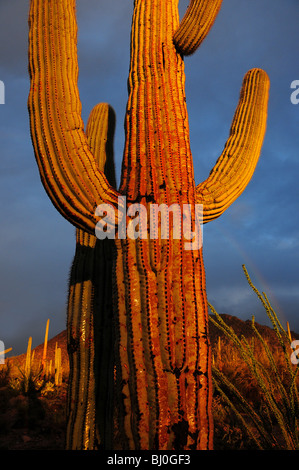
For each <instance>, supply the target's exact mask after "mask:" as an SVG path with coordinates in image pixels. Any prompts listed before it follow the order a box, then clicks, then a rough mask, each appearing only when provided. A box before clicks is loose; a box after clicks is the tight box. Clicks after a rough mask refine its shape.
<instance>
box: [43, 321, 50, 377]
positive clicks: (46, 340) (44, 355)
mask: <svg viewBox="0 0 299 470" xmlns="http://www.w3.org/2000/svg"><path fill="white" fill-rule="evenodd" d="M49 323H50V320H49V319H48V320H47V325H46V332H45V340H44V351H43V358H42V369H45V367H46V361H47V346H48V335H49Z"/></svg>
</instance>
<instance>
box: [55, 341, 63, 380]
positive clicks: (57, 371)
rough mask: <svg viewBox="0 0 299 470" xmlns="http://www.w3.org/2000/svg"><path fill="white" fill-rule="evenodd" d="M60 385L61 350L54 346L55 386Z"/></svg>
mask: <svg viewBox="0 0 299 470" xmlns="http://www.w3.org/2000/svg"><path fill="white" fill-rule="evenodd" d="M61 384H62V368H61V348H58V347H57V343H56V345H55V385H61Z"/></svg>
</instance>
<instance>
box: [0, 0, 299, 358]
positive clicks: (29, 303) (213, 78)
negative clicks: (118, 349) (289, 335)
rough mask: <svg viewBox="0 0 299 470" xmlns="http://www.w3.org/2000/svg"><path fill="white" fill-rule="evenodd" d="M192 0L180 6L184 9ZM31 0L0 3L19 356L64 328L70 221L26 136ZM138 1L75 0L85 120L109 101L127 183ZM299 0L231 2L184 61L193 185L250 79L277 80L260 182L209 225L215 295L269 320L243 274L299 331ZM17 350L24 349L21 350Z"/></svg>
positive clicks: (2, 294)
mask: <svg viewBox="0 0 299 470" xmlns="http://www.w3.org/2000/svg"><path fill="white" fill-rule="evenodd" d="M187 3H188V2H187V0H186V1H184V2H181V5H180V9H181V14H183V11H184V8H185V7H186V5H187ZM28 8H29V1H28V0H26V1H24V0H23V1H20V0H9V1H8V0H0V22H1V28H0V80H3V81H4V82H5V91H6V104H5V105H1V106H0V143H1V145H0V149H1V150H0V155H1V158H0V209H1V228H0V243H1V249H0V278H1V284H0V286H1V287H0V319H1V329H0V339H1V340H3V341H4V342H5V344H6V345H7V347H10V346H12V347H13V348H14V352H15V353H18V352H23V351H24V349H25V346H26V342H27V338H28V336H29V335H31V336H33V342H34V343H35V344H38V343H39V342H42V341H43V335H44V329H45V324H46V320H47V318H50V335H52V336H54V335H55V334H57V333H58V332H60V331H61V330H62V329H63V328H64V327H65V305H66V299H67V280H68V273H69V269H70V264H71V261H72V257H73V254H74V247H75V238H74V228H73V227H71V226H70V224H69V223H68V222H66V221H65V220H63V219H62V217H61V216H60V215H59V214H58V213H57V211H56V210H55V209H54V207H53V206H52V204H51V202H50V201H49V199H48V197H47V195H46V194H45V192H44V189H43V187H42V185H41V183H40V180H39V174H38V170H37V167H36V163H35V160H34V155H33V151H32V145H31V141H30V134H29V120H28V113H27V96H28V91H29V78H28V66H27V31H28V28H27V13H28ZM132 10H133V0H132V1H131V0H102V1H99V0H77V14H78V26H79V35H78V40H79V43H78V54H79V67H80V71H79V90H80V96H81V100H82V115H83V118H84V121H85V122H86V121H87V117H88V114H89V112H90V110H91V109H92V107H93V106H94V105H95V104H96V103H97V102H100V101H105V102H109V103H110V104H111V105H112V106H113V107H114V108H115V111H116V114H117V129H116V136H115V157H116V166H117V174H118V178H119V174H120V164H121V158H122V152H123V145H124V131H123V121H124V114H125V107H126V100H127V77H128V68H129V41H130V27H131V15H132ZM298 17H299V3H298V1H297V0H285V1H283V2H282V1H281V0H250V1H248V0H225V1H224V2H223V6H222V9H221V11H220V14H219V16H218V18H217V20H216V22H215V25H214V27H213V29H212V31H211V33H210V34H209V36H208V37H207V38H206V40H205V41H204V43H203V45H202V46H201V48H200V49H199V50H198V51H197V52H196V54H194V55H193V56H191V57H188V58H186V60H185V68H186V93H187V105H188V112H189V122H190V135H191V146H192V151H193V158H194V167H195V177H196V182H197V183H199V182H200V181H202V180H203V179H205V178H206V177H207V176H208V174H209V171H210V169H211V168H212V166H213V165H214V163H215V161H216V159H217V158H218V156H219V155H220V154H221V151H222V149H223V146H224V144H225V141H226V139H227V138H228V133H229V128H230V124H231V120H232V118H233V114H234V111H235V108H236V106H237V102H238V98H239V92H240V88H241V84H242V79H243V76H244V74H245V73H246V72H247V70H249V69H250V68H252V67H261V68H263V69H265V70H266V72H267V73H268V75H269V77H270V80H271V91H270V101H269V117H268V126H267V134H266V138H265V142H264V146H263V150H262V155H261V158H260V161H259V163H258V165H257V169H256V172H255V174H254V177H253V178H252V181H251V182H250V184H249V185H248V187H247V188H246V190H245V192H244V193H243V194H242V196H241V197H240V198H239V199H238V200H237V201H236V202H235V203H234V205H233V206H232V207H231V208H230V209H229V210H228V211H227V212H226V213H225V214H224V215H223V216H222V217H221V218H220V219H218V220H216V221H214V222H211V223H209V224H208V225H206V226H205V227H204V260H205V266H206V277H207V292H208V297H209V300H210V302H211V303H212V304H213V305H214V306H215V307H216V308H217V309H218V310H219V311H220V312H221V311H226V312H228V313H232V314H236V315H239V316H240V317H241V318H250V317H251V315H252V314H255V315H256V316H257V320H258V321H261V322H262V323H263V322H264V323H266V317H265V314H264V313H263V309H262V308H261V306H260V303H259V302H258V300H257V299H256V296H255V295H254V293H253V292H252V291H251V289H250V288H249V286H248V284H247V281H246V279H245V277H244V275H243V271H242V264H245V265H246V266H247V268H248V271H249V273H250V275H251V276H252V278H253V281H254V282H255V283H256V285H257V287H258V288H259V289H261V290H265V291H266V292H267V293H268V294H269V297H270V300H271V299H273V302H274V304H275V306H277V308H278V309H279V312H281V314H282V316H283V320H284V319H288V320H289V321H290V324H291V326H292V327H293V328H294V329H297V331H299V315H298V311H297V310H298V304H299V275H298V268H297V267H298V263H299V259H298V257H299V255H298V253H299V250H298V248H299V247H298V244H299V242H298V240H299V217H298V213H299V211H298V209H299V207H298V205H299V190H298V184H297V179H298V174H299V160H298V148H299V133H298V127H299V105H298V106H294V105H292V104H291V102H290V93H291V90H290V83H291V82H292V81H293V80H295V79H299V65H298V56H299V31H298ZM18 348H19V349H18Z"/></svg>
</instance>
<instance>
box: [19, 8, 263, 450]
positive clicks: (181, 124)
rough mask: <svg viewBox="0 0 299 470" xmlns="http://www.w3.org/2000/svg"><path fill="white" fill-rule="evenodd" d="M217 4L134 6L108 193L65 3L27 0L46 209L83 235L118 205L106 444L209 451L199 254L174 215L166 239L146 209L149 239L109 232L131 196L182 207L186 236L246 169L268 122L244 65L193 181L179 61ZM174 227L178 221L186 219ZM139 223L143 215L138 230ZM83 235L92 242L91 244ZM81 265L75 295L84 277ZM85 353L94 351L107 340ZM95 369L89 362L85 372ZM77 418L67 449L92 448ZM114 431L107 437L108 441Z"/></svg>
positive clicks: (71, 14)
mask: <svg viewBox="0 0 299 470" xmlns="http://www.w3.org/2000/svg"><path fill="white" fill-rule="evenodd" d="M220 6H221V0H191V2H190V5H189V7H188V9H187V12H186V14H185V16H184V18H183V19H182V21H181V22H180V21H179V14H178V0H167V1H165V0H135V2H134V13H133V22H132V34H131V61H130V71H129V81H128V88H129V97H128V104H127V110H126V117H125V131H126V138H125V147H124V155H123V166H122V174H121V182H120V188H119V190H118V191H117V190H116V189H115V188H114V187H113V185H111V184H109V181H108V179H107V177H106V176H105V174H104V171H103V168H101V167H100V165H99V164H98V163H97V160H96V158H95V153H94V152H95V150H94V149H93V150H92V147H93V146H92V145H91V143H90V142H89V140H88V136H86V134H85V133H84V124H83V122H82V118H81V115H80V113H81V104H80V99H79V93H78V88H77V74H78V65H77V50H76V38H77V36H76V33H77V26H76V17H75V0H31V8H30V30H29V69H30V77H31V88H30V94H29V100H28V104H29V113H30V122H31V133H32V141H33V145H34V150H35V156H36V159H37V163H38V166H39V170H40V174H41V179H42V182H43V184H44V187H45V189H46V191H47V193H48V195H49V197H50V198H51V200H52V202H53V204H54V205H55V207H56V208H57V209H58V210H59V212H60V213H61V214H62V215H63V216H64V217H65V218H66V219H68V220H69V221H70V222H71V223H72V224H73V225H74V226H75V227H77V229H82V236H83V235H84V237H89V236H92V237H94V235H95V225H96V224H97V222H98V220H99V217H98V216H97V215H96V214H97V213H98V212H96V208H97V207H98V206H99V205H100V204H102V203H105V204H109V205H110V206H111V207H113V208H114V209H115V211H116V212H115V213H116V217H115V220H112V219H111V220H110V219H108V218H107V220H106V222H107V229H108V231H109V229H110V228H111V227H112V225H113V222H115V224H116V239H115V241H114V243H115V249H114V250H113V251H112V254H113V263H114V267H113V273H112V291H113V322H114V328H113V351H112V350H111V356H110V358H111V357H112V362H111V368H113V378H112V380H113V407H111V409H112V412H111V414H112V416H111V419H110V421H109V419H108V420H106V421H107V423H106V421H105V420H104V421H105V423H104V421H103V420H102V418H101V417H100V421H101V423H104V425H103V426H102V427H101V426H100V428H101V429H100V431H99V439H100V440H101V442H103V445H104V446H106V447H113V446H114V447H115V446H116V445H118V447H120V448H123V449H126V448H129V449H211V448H212V445H213V444H212V442H213V423H212V417H211V397H212V387H211V357H210V346H209V336H208V317H207V300H206V287H205V274H204V266H203V259H202V248H201V246H200V245H198V246H197V245H195V246H192V249H186V242H190V240H188V236H187V235H186V234H185V233H184V236H183V235H182V236H181V237H176V236H175V231H176V230H177V227H175V226H174V225H173V224H171V223H170V224H169V233H168V236H167V237H163V235H162V233H161V232H162V230H161V227H160V228H158V230H157V232H155V233H156V234H157V236H155V237H151V236H150V234H151V229H152V227H151V226H150V221H151V219H150V217H148V218H147V225H146V227H145V228H146V230H145V231H143V232H142V233H143V234H144V233H145V234H146V236H142V237H141V236H140V237H129V236H127V237H123V236H122V237H120V236H118V235H119V232H118V228H117V227H119V226H120V225H118V224H120V221H121V220H122V219H121V217H122V216H123V213H124V211H125V212H126V209H129V208H130V207H131V205H132V204H133V203H135V204H136V203H138V204H139V206H138V207H140V208H145V209H146V211H147V212H146V213H147V214H150V211H151V208H152V205H153V204H155V205H158V207H159V208H160V209H161V208H162V207H163V208H164V209H165V207H166V208H168V209H169V208H171V207H174V205H177V206H178V207H179V208H183V207H184V205H186V206H188V207H189V208H190V212H191V222H192V225H191V227H190V230H189V234H188V235H190V232H192V233H193V234H194V233H195V234H196V233H197V232H196V230H195V228H197V223H196V222H197V219H196V214H195V205H196V204H202V205H203V222H208V221H210V220H213V219H215V218H217V217H218V216H219V215H221V214H222V213H223V212H224V211H225V210H226V209H227V207H229V206H230V204H231V203H232V202H233V201H234V200H235V199H236V198H237V197H238V196H239V194H240V193H241V192H242V191H243V190H244V188H245V187H246V185H247V184H248V182H249V180H250V178H251V176H252V174H253V171H254V169H255V166H256V163H257V160H258V158H259V154H260V150H261V146H262V142H263V137H264V132H265V127H266V115H267V98H268V89H269V80H268V77H267V75H266V73H265V72H264V71H262V70H260V69H253V70H251V71H249V72H248V73H247V74H246V76H245V78H244V81H243V86H242V90H241V95H240V101H239V104H238V106H237V110H236V112H235V116H234V119H233V122H232V126H231V131H230V136H229V138H228V141H227V143H226V145H225V147H224V150H223V152H222V154H221V156H220V157H219V159H218V161H217V162H216V164H215V166H214V168H213V170H212V171H211V173H210V176H209V177H208V178H207V180H206V181H204V182H203V183H201V184H199V185H198V186H196V185H195V182H194V175H193V161H192V155H191V149H190V141H189V126H188V115H187V108H186V97H185V90H184V81H185V77H184V60H183V57H184V55H187V54H191V53H193V52H194V51H195V50H196V49H197V48H198V47H199V45H200V44H201V42H202V41H203V40H204V38H205V37H206V35H207V34H208V32H209V30H210V28H211V26H212V24H213V22H214V20H215V18H216V15H217V13H218V11H219V9H220ZM100 129H101V126H100V128H99V131H100ZM102 148H104V147H103V146H102ZM104 153H105V149H104ZM124 196H125V198H124ZM124 201H125V204H126V205H125V206H124ZM162 204H164V206H162ZM135 207H136V206H135ZM161 210H162V209H161ZM166 212H167V211H166ZM169 213H170V212H169V211H168V212H167V214H168V215H169ZM162 216H163V213H162V212H161V217H162ZM126 220H127V222H129V221H130V218H127V219H126ZM173 220H174V219H173ZM176 220H177V219H176ZM180 221H181V226H180V228H181V227H182V226H183V218H181V219H180ZM144 223H145V222H144V220H143V219H141V218H140V219H139V227H138V228H139V229H140V225H142V224H144ZM135 228H136V227H135ZM143 228H144V227H143ZM77 234H78V232H77ZM88 234H89V235H88ZM82 243H83V245H85V247H87V248H88V244H89V243H90V240H85V241H83V242H81V245H82ZM93 243H94V239H93ZM94 253H95V252H93V256H94ZM96 261H97V262H94V261H93V263H94V264H93V265H92V267H90V266H91V265H88V264H86V265H85V266H87V270H88V269H92V276H93V279H94V284H93V287H92V288H93V289H94V286H95V285H96V286H97V287H96V288H97V289H98V290H99V291H102V292H103V286H102V285H101V284H100V283H99V282H97V281H96V271H97V270H100V263H101V261H100V256H98V255H96ZM88 266H89V267H88ZM78 269H79V268H78ZM80 269H82V270H83V271H84V269H85V268H84V266H83V267H82V268H80ZM83 271H82V272H83ZM82 272H80V273H79V279H78V288H79V289H80V288H82V286H83V284H82V283H84V281H88V279H89V277H86V274H87V273H85V274H83V275H82ZM70 287H72V286H70ZM103 295H104V293H103ZM71 298H72V295H71V290H70V299H71ZM70 302H71V300H70ZM87 304H89V305H90V301H89V303H88V302H87V303H86V302H84V295H83V297H82V295H81V294H80V295H78V300H77V302H76V303H75V309H77V310H78V309H79V316H80V315H81V318H83V316H84V315H86V314H87V315H88V312H87V310H86V305H87ZM71 309H72V305H71V304H70V310H71ZM82 315H83V316H82ZM88 318H89V320H90V317H88ZM97 318H101V309H100V308H99V309H98V310H96V311H94V315H93V319H94V320H95V319H97ZM89 320H88V321H89ZM83 324H84V325H85V326H84V328H83V330H82V331H83V333H84V335H85V336H84V335H83V336H84V338H85V339H86V338H87V336H86V334H85V333H86V332H87V331H88V328H89V327H90V325H91V329H92V328H94V331H96V327H95V326H92V324H91V323H90V321H89V323H88V324H89V326H87V323H86V321H85V322H83ZM70 331H71V330H70ZM81 336H82V335H81ZM75 337H76V338H77V339H78V338H79V337H80V335H79V336H78V334H77V333H75V334H74V335H73V338H72V337H71V335H70V337H69V338H70V342H71V341H73V342H74V338H75ZM85 339H84V341H85ZM79 340H80V341H82V338H81V337H80V338H79ZM80 341H79V342H80ZM80 344H81V346H82V343H80ZM94 351H95V354H104V351H103V348H100V352H98V353H97V350H96V348H95V350H94ZM112 352H113V354H112ZM106 353H107V352H106ZM89 360H90V357H87V358H86V360H85V359H83V361H82V357H80V360H79V362H76V364H77V366H76V367H75V362H74V364H73V372H72V374H71V381H72V384H73V387H74V388H73V390H75V389H76V386H77V387H78V386H79V385H78V384H79V383H80V380H82V377H84V376H85V377H86V374H87V375H88V374H89V372H88V370H90V368H89V365H88V361H89ZM92 360H93V359H92ZM84 361H85V362H84ZM95 363H96V362H95ZM102 365H103V362H102ZM98 367H99V366H98ZM109 367H110V366H109ZM97 373H98V369H97V368H95V376H96V375H97ZM83 380H84V379H83ZM109 380H110V379H109ZM89 383H90V384H91V385H88V386H89V387H92V386H93V385H92V381H91V382H90V381H88V380H87V381H85V382H84V384H85V386H86V384H89ZM76 384H77V385H76ZM90 390H91V388H89V389H87V390H86V396H87V398H86V396H85V398H84V397H83V394H81V400H82V401H83V402H84V403H85V404H90V403H92V401H91V400H90V398H88V393H89V392H90ZM107 399H108V398H107V395H106V396H105V398H104V400H107ZM103 412H104V410H103V409H102V413H103ZM74 414H76V411H75V410H73V411H72V412H71V417H70V420H71V419H73V423H75V424H73V425H70V426H69V433H72V432H73V433H74V432H76V433H77V434H79V435H80V436H79V438H78V439H77V438H75V439H74V438H70V442H73V443H74V444H72V447H73V448H80V446H81V448H90V446H89V445H88V443H87V444H84V442H86V441H88V440H89V442H90V439H91V438H90V435H91V434H92V433H91V432H89V431H88V429H89V428H88V426H90V423H92V422H93V418H92V417H91V419H90V420H88V419H87V420H86V416H87V415H86V413H85V415H84V413H83V414H81V415H80V413H79V414H78V415H77V418H74ZM80 416H82V417H81V418H80ZM89 416H90V415H89ZM84 420H85V421H84ZM80 423H81V424H80ZM74 429H75V431H74ZM84 432H85V434H84ZM83 434H84V436H83ZM110 434H111V436H112V437H111V439H110V438H109V437H107V436H109V435H110ZM113 435H114V436H115V435H116V436H117V439H115V438H114V439H113ZM91 440H92V439H91ZM116 441H117V444H115V443H116Z"/></svg>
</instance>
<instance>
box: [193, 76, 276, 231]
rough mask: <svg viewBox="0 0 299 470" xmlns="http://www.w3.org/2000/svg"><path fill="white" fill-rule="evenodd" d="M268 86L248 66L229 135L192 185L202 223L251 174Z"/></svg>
mask: <svg viewBox="0 0 299 470" xmlns="http://www.w3.org/2000/svg"><path fill="white" fill-rule="evenodd" d="M269 86H270V83H269V78H268V75H267V74H266V72H264V71H263V70H261V69H252V70H250V71H249V72H247V74H246V75H245V77H244V80H243V85H242V89H241V94H240V100H239V103H238V106H237V109H236V112H235V115H234V119H233V122H232V125H231V129H230V136H229V139H228V140H227V142H226V145H225V147H224V150H223V152H222V154H221V156H220V158H219V159H218V160H217V162H216V164H215V166H214V168H213V169H212V171H211V172H210V175H209V177H208V178H207V179H206V180H205V181H203V182H202V183H200V184H199V185H198V186H197V187H196V193H197V203H198V204H202V205H203V222H204V223H206V222H209V221H211V220H214V219H216V218H217V217H219V216H220V215H221V214H223V212H224V211H225V210H226V209H227V208H228V207H229V206H230V205H231V204H232V203H233V202H234V201H235V200H236V199H237V198H238V197H239V195H240V194H241V193H242V192H243V191H244V189H245V188H246V186H247V184H248V183H249V181H250V179H251V177H252V175H253V172H254V170H255V168H256V165H257V162H258V159H259V156H260V152H261V148H262V144H263V140H264V135H265V131H266V121H267V106H268V94H269Z"/></svg>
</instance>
